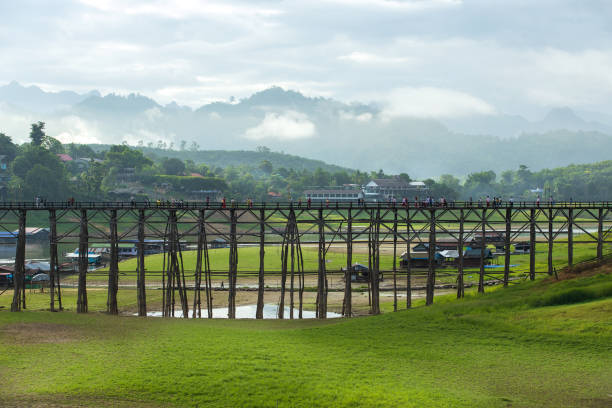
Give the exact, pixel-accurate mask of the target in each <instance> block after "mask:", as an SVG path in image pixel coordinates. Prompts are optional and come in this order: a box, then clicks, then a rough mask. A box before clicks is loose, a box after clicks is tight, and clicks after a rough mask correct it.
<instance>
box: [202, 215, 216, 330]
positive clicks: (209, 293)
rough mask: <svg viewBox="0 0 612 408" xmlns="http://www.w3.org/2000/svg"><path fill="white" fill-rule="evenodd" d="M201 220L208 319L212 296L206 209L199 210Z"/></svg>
mask: <svg viewBox="0 0 612 408" xmlns="http://www.w3.org/2000/svg"><path fill="white" fill-rule="evenodd" d="M200 219H201V220H202V224H201V226H202V236H203V242H202V249H203V250H204V262H203V264H202V267H203V268H204V281H205V285H206V313H207V316H208V318H209V319H212V318H213V296H212V276H211V271H210V256H209V255H208V237H207V235H206V210H200Z"/></svg>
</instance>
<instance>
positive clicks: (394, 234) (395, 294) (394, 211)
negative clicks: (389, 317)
mask: <svg viewBox="0 0 612 408" xmlns="http://www.w3.org/2000/svg"><path fill="white" fill-rule="evenodd" d="M393 311H394V312H397V209H396V208H393Z"/></svg>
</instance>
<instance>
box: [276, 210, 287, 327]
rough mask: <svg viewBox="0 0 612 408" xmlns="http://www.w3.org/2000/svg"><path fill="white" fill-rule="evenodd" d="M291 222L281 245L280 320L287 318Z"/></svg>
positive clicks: (278, 314)
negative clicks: (286, 292)
mask: <svg viewBox="0 0 612 408" xmlns="http://www.w3.org/2000/svg"><path fill="white" fill-rule="evenodd" d="M288 232H289V222H287V224H285V232H284V234H283V242H282V244H281V290H280V302H279V303H278V311H277V317H278V318H279V319H284V318H285V285H286V284H287V265H288V262H289V260H288V258H289V240H288V236H287V234H288Z"/></svg>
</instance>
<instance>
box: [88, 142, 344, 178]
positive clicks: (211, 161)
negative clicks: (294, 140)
mask: <svg viewBox="0 0 612 408" xmlns="http://www.w3.org/2000/svg"><path fill="white" fill-rule="evenodd" d="M89 146H90V147H91V148H92V149H94V150H95V151H105V150H109V148H110V145H100V144H98V145H89ZM132 148H133V149H137V150H140V151H142V153H143V154H144V155H145V156H146V157H149V158H151V159H152V160H153V161H158V160H159V159H162V158H177V159H180V160H183V161H185V160H191V161H193V162H194V163H195V164H202V163H203V164H206V165H207V166H208V167H210V168H213V167H220V168H223V169H224V168H226V167H229V166H233V167H239V166H242V165H246V166H249V167H257V166H258V165H259V164H260V163H261V162H263V161H265V160H267V161H269V162H270V164H272V166H273V167H274V168H281V167H284V168H286V169H294V170H296V171H298V170H308V171H311V172H312V171H315V170H316V169H317V168H320V169H322V170H325V171H327V172H330V173H336V172H338V171H349V172H352V171H354V170H352V169H348V168H346V167H342V166H337V165H335V164H328V163H325V162H324V161H322V160H314V159H307V158H305V157H300V156H295V155H291V154H286V153H281V152H273V151H270V150H269V149H267V148H265V147H262V148H259V149H257V150H197V151H195V150H171V149H160V148H155V147H153V148H151V147H134V146H132Z"/></svg>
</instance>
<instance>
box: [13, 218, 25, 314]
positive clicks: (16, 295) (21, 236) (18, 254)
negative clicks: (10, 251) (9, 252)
mask: <svg viewBox="0 0 612 408" xmlns="http://www.w3.org/2000/svg"><path fill="white" fill-rule="evenodd" d="M25 244H26V210H19V232H18V235H17V248H16V249H15V273H14V277H13V302H12V303H11V312H19V311H21V309H22V308H23V309H25V308H26V299H25V297H26V295H25V255H26V254H25Z"/></svg>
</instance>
